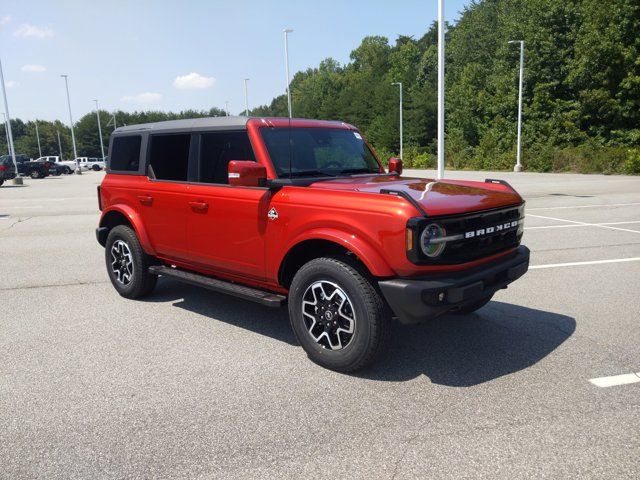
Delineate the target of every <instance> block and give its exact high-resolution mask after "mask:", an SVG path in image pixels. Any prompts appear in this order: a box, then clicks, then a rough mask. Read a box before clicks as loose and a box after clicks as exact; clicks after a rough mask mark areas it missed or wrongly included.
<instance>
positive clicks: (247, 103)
mask: <svg viewBox="0 0 640 480" xmlns="http://www.w3.org/2000/svg"><path fill="white" fill-rule="evenodd" d="M248 81H249V79H248V78H245V79H244V115H245V116H246V117H248V116H249V96H248V95H247V82H248Z"/></svg>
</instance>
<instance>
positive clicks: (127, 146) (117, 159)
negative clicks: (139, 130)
mask: <svg viewBox="0 0 640 480" xmlns="http://www.w3.org/2000/svg"><path fill="white" fill-rule="evenodd" d="M141 140H142V137H141V136H140V135H131V136H126V137H124V136H122V137H115V138H114V139H113V144H112V145H111V156H110V158H109V169H110V170H116V171H118V170H119V171H122V172H135V171H137V170H138V167H139V166H140V143H141Z"/></svg>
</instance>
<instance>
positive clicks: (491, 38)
mask: <svg viewBox="0 0 640 480" xmlns="http://www.w3.org/2000/svg"><path fill="white" fill-rule="evenodd" d="M638 32H640V2H638V1H637V0H616V1H611V2H609V1H607V2H603V1H602V0H564V1H562V2H558V1H556V0H483V1H479V0H478V1H472V2H471V3H470V4H469V5H468V6H467V7H466V8H465V9H464V11H463V12H461V15H460V18H459V19H458V21H457V22H456V23H455V24H450V25H448V28H447V34H446V42H447V46H446V47H447V49H446V88H447V91H446V155H445V156H446V162H447V167H448V168H459V169H464V168H471V169H511V168H512V167H513V164H514V163H515V155H516V121H517V97H518V66H519V49H518V46H517V45H513V44H509V43H508V41H509V40H524V41H525V75H524V106H523V164H524V166H525V169H528V170H531V171H578V172H585V173H587V172H604V173H640V61H638V58H640V35H638ZM436 70H437V25H436V24H435V23H434V24H432V25H430V26H429V27H428V28H427V29H426V32H425V34H424V35H422V36H421V37H420V38H414V37H410V36H404V35H400V36H399V37H398V38H397V39H396V40H395V42H394V43H393V44H392V43H390V42H389V39H387V38H385V37H382V36H368V37H365V38H364V39H363V40H362V42H361V44H360V45H359V46H358V47H357V48H356V49H355V50H353V52H351V55H350V61H349V62H348V63H347V64H345V65H341V64H339V63H338V62H337V61H336V60H334V59H332V58H327V59H325V60H323V61H322V62H320V64H319V65H318V66H317V67H314V68H309V69H307V70H305V71H301V72H297V73H296V74H295V75H294V77H293V79H292V82H291V86H290V88H291V94H292V100H293V110H294V116H296V117H302V118H319V119H339V120H343V121H346V122H349V123H352V124H354V125H356V126H357V127H359V128H360V129H361V130H362V131H363V132H364V133H365V135H366V136H367V138H368V139H369V141H370V142H371V144H372V145H373V146H374V148H375V149H376V151H377V153H378V155H379V156H380V157H381V159H382V160H386V159H388V158H389V157H390V156H397V155H398V152H399V115H398V100H399V98H398V94H399V92H398V87H397V86H395V85H392V83H395V82H401V83H402V84H403V90H404V145H405V148H404V160H405V165H407V166H409V167H421V168H434V167H435V162H436V160H435V152H436V127H437V124H436V108H437V106H436V100H437V98H436V96H437V92H436V86H437V78H436V74H437V72H436ZM224 114H225V112H224V111H223V110H222V109H218V108H212V109H211V110H210V111H184V112H179V113H163V112H133V113H126V112H121V111H119V112H115V117H116V121H117V123H118V124H119V125H120V124H134V123H144V122H150V121H158V120H167V119H174V118H192V117H198V116H207V115H224ZM251 114H252V115H258V116H263V115H264V116H287V114H288V110H287V99H286V95H280V96H277V97H275V98H274V99H273V100H272V101H271V103H270V104H268V105H263V106H260V107H257V108H254V109H253V110H252V111H251ZM111 117H112V113H108V112H100V118H101V121H102V125H103V126H106V124H107V123H108V122H109V120H110V119H111ZM14 122H15V123H16V127H14V136H16V149H17V151H19V152H20V153H27V154H28V155H32V156H33V155H34V154H35V153H37V144H36V143H34V142H35V141H36V139H35V125H34V123H33V122H27V123H24V122H21V121H20V120H15V121H14ZM12 125H13V124H12ZM38 125H39V129H40V135H41V141H43V142H46V145H47V149H48V150H47V151H55V152H57V151H58V146H57V137H56V136H55V131H56V130H58V131H60V132H61V136H62V144H63V145H62V147H63V150H64V152H65V155H67V156H69V151H70V137H69V133H68V129H66V128H65V127H64V126H63V125H62V123H60V122H39V124H38ZM112 128H113V127H112V126H110V127H105V128H103V136H104V140H105V145H106V142H107V139H108V136H109V134H110V133H111V131H112ZM75 129H76V138H77V142H78V151H79V154H81V155H86V156H100V144H99V139H98V130H97V121H96V115H95V112H94V113H92V114H87V115H85V116H84V117H82V118H81V119H80V121H79V122H78V123H77V124H76V126H75ZM63 132H64V133H63ZM43 135H44V136H43ZM3 143H4V136H2V137H0V148H2V145H3ZM34 147H35V148H34ZM43 153H44V147H43Z"/></svg>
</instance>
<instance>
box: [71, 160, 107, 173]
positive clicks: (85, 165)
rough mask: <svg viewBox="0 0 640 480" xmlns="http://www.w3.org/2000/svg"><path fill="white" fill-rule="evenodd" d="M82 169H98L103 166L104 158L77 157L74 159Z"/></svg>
mask: <svg viewBox="0 0 640 480" xmlns="http://www.w3.org/2000/svg"><path fill="white" fill-rule="evenodd" d="M76 161H77V162H78V164H79V165H80V168H81V169H82V170H94V171H96V172H97V171H100V170H102V169H103V168H104V166H105V162H104V160H102V159H100V158H97V157H78V158H77V159H76Z"/></svg>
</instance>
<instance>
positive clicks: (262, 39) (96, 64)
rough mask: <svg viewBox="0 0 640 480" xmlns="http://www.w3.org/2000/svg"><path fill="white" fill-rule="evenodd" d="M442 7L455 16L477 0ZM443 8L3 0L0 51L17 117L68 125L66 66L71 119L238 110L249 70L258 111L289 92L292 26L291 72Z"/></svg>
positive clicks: (405, 30) (390, 34)
mask: <svg viewBox="0 0 640 480" xmlns="http://www.w3.org/2000/svg"><path fill="white" fill-rule="evenodd" d="M445 3H446V7H445V10H446V17H447V20H449V21H452V20H455V19H456V18H458V16H459V12H460V11H461V10H462V8H463V7H464V5H466V4H468V3H469V0H447V1H446V2H445ZM436 15H437V1H436V0H428V1H425V0H422V1H418V0H415V1H414V0H408V1H402V2H390V1H375V0H369V1H348V2H347V1H333V0H324V1H321V2H320V1H316V2H305V1H301V0H299V1H278V0H270V1H269V0H267V1H264V0H263V1H241V0H235V1H182V2H175V1H172V2H168V1H156V2H151V1H144V0H142V1H141V0H138V1H135V2H124V1H121V0H110V1H109V2H97V1H93V0H86V1H85V2H80V1H63V0H59V1H57V2H35V1H28V0H22V1H19V2H18V1H4V2H2V4H1V5H0V58H1V59H2V64H3V67H4V76H5V81H6V82H7V84H8V86H9V88H8V90H7V92H8V96H9V108H10V111H11V116H12V117H20V118H23V119H25V120H32V119H34V118H40V119H45V120H53V119H56V118H58V119H62V120H66V118H67V110H66V107H67V106H66V96H65V91H64V80H63V79H62V78H60V74H63V73H64V74H68V75H69V88H70V90H71V106H72V111H73V115H74V119H78V118H80V117H81V116H82V115H84V114H85V113H87V112H89V111H91V110H92V109H93V108H94V103H93V99H94V98H96V99H98V100H99V101H100V106H101V108H104V109H107V110H113V109H122V110H126V111H133V110H141V109H145V110H146V109H159V110H172V111H178V110H182V109H187V108H195V109H208V108H210V107H212V106H217V107H220V108H224V106H225V101H229V107H230V110H231V113H232V114H234V113H240V112H241V111H242V110H243V109H244V90H243V79H244V78H246V77H248V78H250V80H249V106H250V107H252V106H257V105H260V104H265V103H268V102H270V101H271V99H272V98H273V97H274V96H276V95H278V94H280V93H282V92H284V88H285V73H284V44H283V34H282V29H283V28H285V27H290V28H293V29H294V32H293V33H292V34H290V37H289V59H290V68H291V72H292V75H293V72H296V71H298V70H302V69H306V68H308V67H313V66H317V65H318V63H319V62H320V61H321V60H322V59H324V58H326V57H333V58H335V59H336V60H338V61H339V62H340V63H346V62H348V60H349V53H350V52H351V51H352V50H353V49H354V48H356V47H357V46H358V45H359V43H360V41H361V40H362V38H363V37H364V36H366V35H384V36H386V37H387V38H389V40H390V41H391V42H393V40H394V39H395V38H396V37H397V35H398V34H404V35H414V36H415V37H416V38H418V37H420V36H421V35H422V34H423V33H424V32H425V31H426V29H427V28H428V26H429V25H430V24H431V22H432V21H434V20H435V18H436ZM294 109H295V106H294ZM2 110H4V109H3V108H2Z"/></svg>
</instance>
